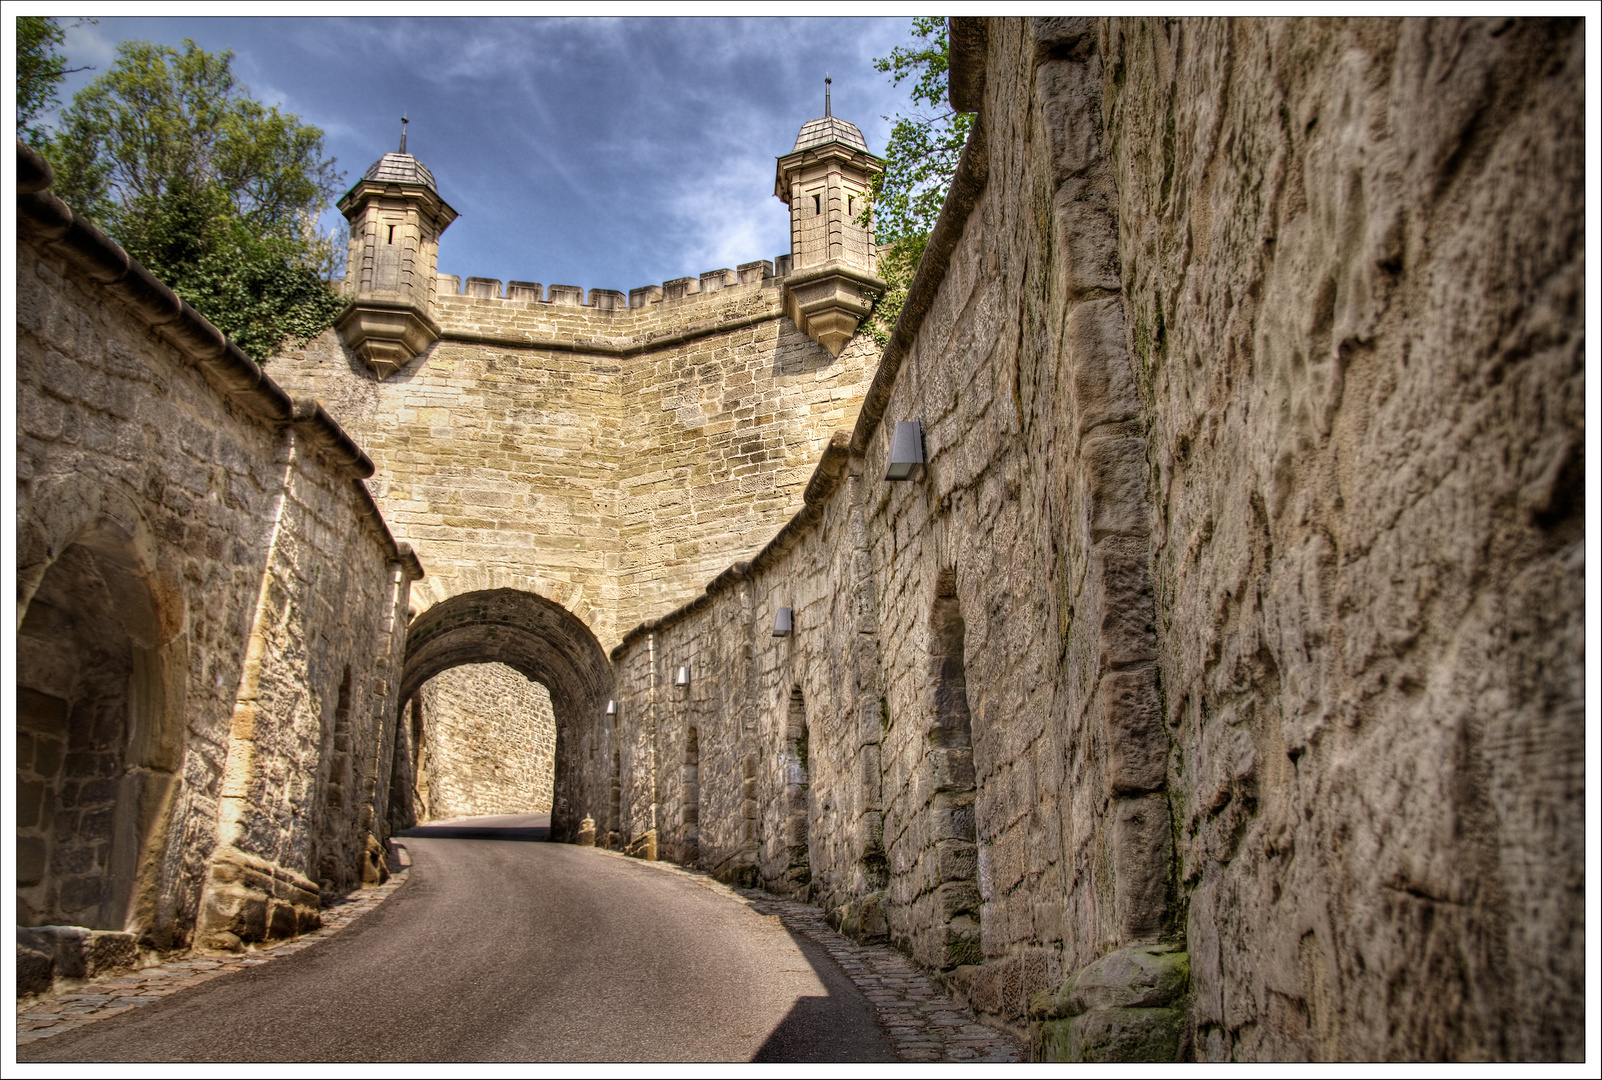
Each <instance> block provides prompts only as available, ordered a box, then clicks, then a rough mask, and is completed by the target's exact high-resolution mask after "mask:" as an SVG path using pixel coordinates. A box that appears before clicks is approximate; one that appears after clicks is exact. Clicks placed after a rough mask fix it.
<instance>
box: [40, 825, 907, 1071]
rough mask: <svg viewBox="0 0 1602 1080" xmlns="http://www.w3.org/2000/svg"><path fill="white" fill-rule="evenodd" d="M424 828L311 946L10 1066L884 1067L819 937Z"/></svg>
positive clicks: (603, 868)
mask: <svg viewBox="0 0 1602 1080" xmlns="http://www.w3.org/2000/svg"><path fill="white" fill-rule="evenodd" d="M547 825H548V818H546V817H545V816H544V815H534V816H526V817H498V818H475V819H470V820H465V821H459V822H445V823H440V824H435V825H427V826H421V827H419V828H417V829H413V830H411V831H410V832H408V833H407V834H406V836H405V838H404V839H403V840H402V841H401V842H402V843H404V844H405V845H406V847H407V850H408V851H409V852H410V854H411V857H412V870H411V876H410V878H409V880H408V881H407V882H406V884H405V885H404V886H402V887H401V889H400V890H399V891H398V892H396V893H395V895H394V896H392V897H390V899H388V900H387V901H385V902H384V903H383V904H382V905H381V906H380V907H378V908H377V909H376V910H374V911H373V912H372V913H371V914H369V915H367V916H365V917H363V918H362V919H360V920H358V921H357V922H355V923H352V924H351V925H350V926H349V927H348V928H346V929H345V930H342V931H340V932H339V933H338V934H337V935H335V936H333V937H331V938H329V939H327V940H326V941H323V942H321V943H320V944H317V945H314V946H312V947H311V948H308V949H304V950H302V951H300V952H297V953H294V954H292V955H289V956H285V957H281V958H279V959H275V960H274V961H273V962H272V963H270V964H263V965H261V966H259V967H253V968H249V969H247V970H244V971H240V972H236V973H234V974H232V975H229V976H227V977H225V978H221V979H216V980H213V981H212V982H209V983H206V984H205V985H203V986H197V987H194V988H192V989H189V990H185V991H183V992H180V993H177V994H174V995H173V996H172V997H170V998H167V999H165V1000H163V1001H161V1002H159V1003H157V1004H154V1005H150V1006H147V1007H145V1008H142V1009H138V1010H136V1011H134V1012H131V1013H127V1014H124V1015H121V1016H117V1017H113V1018H111V1019H108V1020H104V1021H101V1022H99V1023H96V1024H92V1025H89V1026H87V1027H84V1028H82V1029H79V1030H77V1031H73V1032H68V1033H64V1034H62V1035H58V1036H55V1037H54V1038H50V1039H44V1040H41V1041H39V1042H37V1043H33V1044H30V1045H28V1046H24V1047H21V1048H19V1052H18V1057H19V1059H20V1060H22V1061H30V1062H31V1061H80V1062H84V1061H252V1062H266V1061H749V1060H758V1061H894V1060H896V1057H895V1053H894V1051H893V1050H892V1048H891V1045H890V1043H889V1042H888V1040H887V1039H886V1038H885V1035H884V1032H883V1031H882V1029H881V1028H880V1027H879V1026H878V1024H877V1022H876V1021H875V1020H874V1018H873V1010H872V1008H871V1007H870V1006H869V1004H868V1002H867V1001H866V1000H865V999H864V998H863V997H862V995H861V993H860V992H859V991H858V990H857V989H856V987H855V986H854V985H853V984H852V983H851V981H850V980H849V979H848V978H847V977H846V976H845V974H844V973H843V972H842V971H841V970H840V969H839V967H838V966H836V965H835V963H834V962H833V961H832V960H831V959H830V958H829V957H828V955H827V954H826V953H825V952H824V951H823V950H822V949H821V948H819V947H818V946H816V945H814V944H812V943H811V942H809V941H806V940H805V939H802V938H798V937H792V936H791V935H790V934H789V933H788V932H787V931H786V930H785V929H784V928H783V927H782V926H781V925H780V924H779V922H778V920H777V919H776V918H773V917H765V916H762V915H758V914H757V913H755V912H753V911H751V910H750V909H749V908H746V907H745V906H743V905H741V904H738V903H735V902H733V901H732V900H730V899H729V897H728V896H726V895H720V894H719V893H717V892H714V891H712V890H710V889H707V888H704V887H702V886H700V885H698V884H696V882H695V881H694V880H693V879H688V878H686V877H684V876H683V875H679V874H669V873H663V872H662V871H661V870H660V869H657V868H653V867H651V866H648V865H645V864H642V863H638V862H634V861H632V860H628V859H621V858H617V857H615V856H612V855H609V854H606V853H604V852H599V851H595V850H593V849H585V848H577V847H570V846H568V845H565V844H550V843H544V842H543V841H544V840H545V838H546V835H547V833H548V829H547V828H546V826H547Z"/></svg>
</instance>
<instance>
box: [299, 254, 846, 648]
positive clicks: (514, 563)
mask: <svg viewBox="0 0 1602 1080" xmlns="http://www.w3.org/2000/svg"><path fill="white" fill-rule="evenodd" d="M441 280H442V282H444V283H445V285H444V287H442V288H441V290H440V291H439V294H438V296H437V297H436V303H435V310H434V316H435V318H436V319H437V321H438V322H439V323H440V325H441V327H442V328H443V331H444V337H443V338H442V340H440V341H439V342H438V343H437V344H435V345H434V346H433V347H432V348H431V349H430V350H429V351H428V352H427V353H425V354H424V355H423V356H421V357H419V358H418V359H417V360H416V361H414V362H413V363H412V364H411V365H409V366H408V367H407V368H405V369H404V370H402V371H400V372H398V373H396V374H394V375H392V376H390V377H389V378H388V379H387V380H384V381H382V382H380V381H377V380H375V379H374V378H373V376H372V374H371V372H370V371H368V369H367V368H366V366H365V365H364V364H362V363H361V361H360V360H359V359H357V358H355V357H354V356H353V355H351V354H350V353H349V352H348V350H346V349H345V348H344V347H343V345H341V343H340V342H339V340H338V337H337V335H336V334H335V333H334V332H333V331H329V332H328V333H326V334H324V335H323V336H322V337H320V338H318V339H317V340H315V341H314V342H312V343H310V344H309V345H307V346H306V347H305V348H303V349H297V350H292V351H290V352H288V353H286V354H285V355H283V356H280V357H276V358H274V359H273V360H272V361H271V362H270V364H269V365H268V369H269V370H270V371H271V372H272V373H273V376H274V377H275V378H276V379H278V380H279V381H280V382H281V383H282V384H283V385H285V386H286V387H289V388H290V389H291V390H292V391H293V392H295V393H298V394H308V395H312V396H315V397H316V398H318V399H319V400H320V401H322V402H323V403H324V404H325V406H326V407H327V408H328V409H329V410H330V411H331V412H332V413H333V414H334V415H337V416H338V417H339V418H340V422H341V423H342V424H344V425H345V426H346V427H347V428H348V429H349V430H350V431H351V432H352V434H353V435H354V437H355V438H356V439H357V440H358V441H359V442H360V443H361V445H362V446H363V447H364V448H365V449H366V450H367V451H368V452H369V453H371V454H372V455H373V459H374V461H375V463H376V465H377V469H378V477H379V479H378V481H377V482H376V483H375V485H374V495H375V497H376V498H377V500H378V502H379V504H380V505H381V506H382V507H383V508H384V512H385V514H386V516H387V517H388V518H389V520H390V521H391V522H392V523H393V524H394V526H395V528H396V530H397V531H398V533H399V535H401V536H402V537H403V538H405V539H407V540H409V541H412V542H414V543H416V544H417V545H418V546H419V548H420V550H422V551H423V552H424V554H425V555H426V557H427V559H428V564H429V574H430V576H429V579H428V581H427V582H425V583H423V584H422V586H421V587H420V588H419V589H418V591H417V594H416V600H417V606H419V607H426V606H427V605H428V604H431V603H438V602H439V601H441V600H445V599H447V598H449V597H452V596H457V595H460V594H462V593H467V592H472V591H475V590H482V589H494V588H515V589H522V590H525V591H528V592H533V593H536V594H538V595H540V596H543V597H546V598H547V599H550V600H553V601H555V602H557V603H559V604H561V605H563V606H564V607H566V608H567V609H568V610H569V611H571V612H573V613H574V614H575V615H576V616H577V617H578V618H580V619H582V620H583V621H584V622H585V623H586V624H587V625H588V626H589V627H590V628H591V629H592V630H593V631H594V633H595V634H596V635H597V636H598V637H599V638H600V639H601V641H602V642H603V643H604V644H605V645H606V646H607V647H611V646H612V645H614V644H616V643H617V641H618V640H619V635H620V634H621V632H622V630H624V629H627V628H628V627H630V626H633V625H634V624H636V623H637V622H639V621H640V620H642V619H645V618H647V617H649V616H651V615H655V614H659V613H661V612H662V611H664V610H666V609H669V608H671V607H672V606H673V605H675V604H678V603H681V602H683V601H684V600H685V599H688V598H689V597H691V596H693V595H694V594H695V593H696V592H698V591H699V590H700V588H701V586H702V585H703V584H704V583H705V581H706V579H707V578H708V577H709V576H711V575H712V574H714V573H716V572H717V571H718V570H719V569H721V568H722V567H723V566H725V565H727V563H728V561H729V560H730V559H732V558H734V557H735V556H737V555H738V554H739V553H740V552H742V551H749V550H750V549H752V548H753V547H756V546H758V545H759V544H761V543H763V542H764V541H765V540H766V539H767V537H769V536H771V535H772V533H773V531H774V530H775V529H777V528H778V527H779V526H780V525H781V524H783V522H784V521H785V520H786V519H787V518H788V517H789V516H790V515H791V514H793V513H795V511H796V510H797V509H799V507H800V499H799V493H800V488H801V486H802V485H804V484H805V482H806V479H807V477H808V476H809V475H810V472H811V468H812V464H813V463H814V462H815V461H816V459H817V456H818V454H819V453H821V451H822V447H823V442H824V440H825V439H826V438H827V436H828V433H829V432H830V431H832V430H834V429H835V428H836V427H839V426H841V425H842V424H849V423H851V422H852V421H853V420H854V419H855V416H856V412H857V409H858V408H859V406H860V404H861V400H862V394H863V392H864V390H865V389H866V386H867V383H868V380H869V379H870V378H871V377H872V374H873V364H874V362H875V361H876V360H877V356H876V350H875V349H874V346H873V344H872V342H871V341H870V340H868V339H867V338H866V336H865V335H864V336H863V338H862V339H860V340H858V341H856V342H853V343H852V344H851V345H849V346H847V348H846V349H845V350H844V351H843V352H842V353H841V355H840V357H839V358H831V357H830V356H829V355H828V353H827V352H826V351H825V350H823V349H822V348H821V347H820V346H818V345H816V344H815V343H814V342H812V341H811V339H809V338H808V337H807V336H806V335H805V334H803V333H801V332H800V331H798V330H796V329H795V327H794V326H792V325H790V324H789V323H788V322H787V321H785V320H783V319H782V317H781V315H780V301H779V281H780V279H779V278H776V277H774V276H773V273H772V269H771V265H770V264H767V263H753V264H750V265H748V266H744V267H742V268H741V269H740V270H739V271H738V272H736V271H713V272H710V273H708V274H703V275H701V277H700V279H693V278H686V279H680V280H679V281H676V282H667V283H665V284H664V285H663V286H662V287H653V288H651V289H644V290H634V293H635V295H634V296H632V297H631V303H632V306H625V305H624V304H623V297H622V294H621V293H606V294H605V295H604V296H602V295H600V294H601V290H595V291H593V292H592V294H591V297H592V301H593V303H592V304H591V305H590V306H581V305H580V303H579V301H580V300H581V299H582V290H578V289H570V288H568V287H565V286H551V287H550V295H551V300H549V301H547V300H543V299H541V287H540V286H537V285H528V284H525V283H520V282H513V283H511V285H510V286H508V287H507V289H506V294H507V295H506V296H505V297H504V298H503V297H502V287H501V283H500V282H498V281H487V280H482V281H481V280H480V279H469V281H468V289H469V292H468V293H466V294H460V293H457V292H456V282H455V280H454V279H451V278H442V279H441ZM603 300H604V301H605V306H603V303H602V301H603Z"/></svg>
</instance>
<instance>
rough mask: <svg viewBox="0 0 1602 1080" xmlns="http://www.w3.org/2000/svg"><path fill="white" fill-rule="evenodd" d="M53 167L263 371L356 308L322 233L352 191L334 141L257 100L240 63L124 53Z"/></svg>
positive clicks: (160, 48)
mask: <svg viewBox="0 0 1602 1080" xmlns="http://www.w3.org/2000/svg"><path fill="white" fill-rule="evenodd" d="M46 153H47V154H48V156H49V157H50V158H51V164H52V165H53V166H54V167H55V170H56V177H57V179H56V183H55V191H56V193H57V194H58V195H60V196H61V198H62V199H64V200H65V201H66V202H67V203H68V204H69V205H71V206H72V207H73V208H74V209H76V210H77V211H79V212H80V213H82V214H84V215H85V216H86V217H88V218H89V219H90V220H92V221H94V222H95V224H96V225H98V226H100V227H101V228H102V229H104V230H105V231H106V233H107V234H108V235H110V236H111V237H113V238H114V239H116V240H117V242H118V243H120V244H122V246H123V247H124V248H126V249H127V251H128V253H129V254H130V255H132V256H134V257H135V258H137V259H139V260H140V261H141V262H143V263H144V264H145V265H146V266H148V267H149V268H150V269H151V270H152V271H153V272H154V273H155V274H156V275H157V276H158V277H160V278H162V280H164V281H166V282H167V283H168V284H169V285H170V286H172V288H173V290H174V291H175V292H177V293H178V294H179V295H180V296H182V297H183V298H184V299H185V300H187V301H189V303H190V304H191V305H192V306H193V307H194V308H195V309H196V310H197V311H199V312H200V313H201V314H203V315H205V316H206V317H207V318H208V319H210V320H211V321H212V322H213V323H214V324H215V325H216V327H217V328H218V329H219V330H221V331H222V332H223V333H225V334H227V335H229V336H230V337H232V338H233V339H234V341H235V342H236V343H237V344H238V345H239V347H240V348H241V349H243V350H244V351H245V352H246V353H247V354H249V355H250V356H251V357H253V358H254V359H255V360H256V361H257V362H258V363H260V362H263V361H265V360H266V359H267V358H268V357H270V356H271V355H273V353H275V352H277V351H278V349H279V348H280V346H281V345H282V344H283V342H284V341H285V339H287V338H293V339H295V340H297V341H304V340H306V339H308V338H310V337H312V336H314V335H316V334H318V333H320V332H321V331H322V330H323V329H324V328H325V327H327V326H329V325H330V324H331V323H332V322H333V320H334V317H335V316H336V315H337V314H338V313H339V310H340V308H341V307H342V306H343V303H342V301H341V300H340V298H339V297H338V296H337V295H335V294H334V292H333V291H332V290H331V289H330V288H329V286H328V283H327V282H325V281H324V280H323V273H324V272H327V273H331V272H332V270H333V267H334V264H335V257H336V255H337V251H338V249H337V246H336V245H335V244H334V243H333V241H332V240H331V239H328V238H321V237H319V236H318V235H317V233H316V222H317V217H318V215H319V214H320V213H321V212H322V210H323V209H324V208H325V207H326V206H327V205H328V203H329V201H330V200H331V199H332V198H333V197H334V196H335V195H336V194H337V193H338V191H339V189H340V186H341V183H342V181H343V177H342V176H341V175H340V174H339V173H337V172H336V171H335V169H334V161H333V159H332V158H328V157H325V156H324V152H323V133H322V131H321V130H319V129H318V128H315V127H312V126H311V125H309V124H303V123H301V121H300V118H299V117H296V116H292V115H289V114H286V113H282V112H279V110H278V109H277V108H276V107H269V106H264V105H262V104H261V103H260V102H258V101H255V100H253V99H252V98H251V97H250V94H249V90H248V89H247V88H246V87H245V86H244V85H242V84H241V83H240V82H239V81H238V80H237V79H236V78H235V76H234V73H233V53H231V52H223V53H220V54H219V53H208V52H205V51H204V50H202V49H200V48H198V47H197V46H196V45H195V43H194V42H193V41H189V40H185V41H184V48H183V51H182V52H180V51H178V50H176V49H172V48H169V47H168V46H165V45H155V44H152V43H150V42H146V41H128V42H123V43H122V44H121V45H119V46H118V48H117V61H116V63H115V64H113V65H112V67H111V69H110V70H108V71H107V72H106V74H104V75H102V76H101V77H99V78H98V79H96V80H95V81H94V82H92V83H91V84H89V86H87V87H85V88H84V89H83V90H81V91H79V93H78V94H77V95H76V96H75V97H74V98H73V102H72V105H71V106H70V107H69V108H68V109H67V110H66V111H65V112H64V113H63V114H62V117H61V126H60V130H59V131H57V132H56V133H55V135H54V136H53V137H52V138H51V140H50V143H49V146H48V148H47V150H46Z"/></svg>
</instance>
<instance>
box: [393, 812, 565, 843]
mask: <svg viewBox="0 0 1602 1080" xmlns="http://www.w3.org/2000/svg"><path fill="white" fill-rule="evenodd" d="M395 835H396V836H397V837H416V838H419V839H421V838H425V837H426V838H427V839H430V840H513V841H520V842H523V843H529V842H535V843H540V842H545V841H548V840H550V838H551V815H549V814H499V815H495V816H490V817H474V818H453V819H451V820H448V821H430V822H428V823H427V824H426V825H414V826H413V827H412V828H410V829H407V830H405V831H404V832H398V833H396V834H395Z"/></svg>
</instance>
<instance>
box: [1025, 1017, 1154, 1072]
mask: <svg viewBox="0 0 1602 1080" xmlns="http://www.w3.org/2000/svg"><path fill="white" fill-rule="evenodd" d="M1184 1031H1185V1013H1184V1011H1183V1010H1180V1009H1096V1010H1094V1011H1092V1012H1088V1013H1085V1014H1084V1015H1083V1016H1076V1017H1074V1018H1073V1019H1072V1020H1047V1021H1043V1022H1039V1023H1037V1024H1034V1025H1031V1032H1030V1056H1031V1058H1033V1060H1035V1061H1053V1062H1057V1061H1061V1062H1069V1061H1072V1062H1171V1061H1178V1060H1179V1059H1180V1048H1181V1046H1182V1045H1183V1044H1184Z"/></svg>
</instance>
